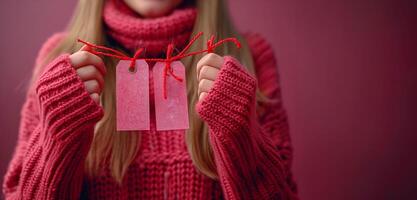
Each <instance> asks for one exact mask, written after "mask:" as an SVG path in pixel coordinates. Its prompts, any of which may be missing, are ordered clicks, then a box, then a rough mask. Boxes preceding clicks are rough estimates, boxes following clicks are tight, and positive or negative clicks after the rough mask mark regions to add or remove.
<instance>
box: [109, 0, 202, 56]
mask: <svg viewBox="0 0 417 200" xmlns="http://www.w3.org/2000/svg"><path fill="white" fill-rule="evenodd" d="M196 16H197V13H196V9H195V8H193V7H186V8H180V9H175V10H174V11H173V12H172V13H170V14H169V15H167V16H163V17H159V18H155V19H144V18H141V17H138V15H137V14H136V13H135V12H133V11H132V10H131V9H130V8H128V7H127V6H126V5H125V4H124V3H123V1H119V0H111V1H106V4H105V6H104V10H103V20H104V23H105V25H106V27H107V33H108V34H109V35H110V36H111V37H112V38H114V39H115V40H116V41H117V42H119V43H121V44H122V45H123V46H124V47H125V48H127V49H128V50H130V51H135V50H137V49H139V48H141V47H145V51H146V52H145V53H146V55H147V56H158V54H159V53H162V51H161V50H165V49H166V48H167V46H168V44H170V43H174V44H175V45H176V47H177V48H182V47H184V46H185V45H186V43H187V41H188V39H189V38H190V36H191V32H192V30H193V27H194V22H195V20H196Z"/></svg>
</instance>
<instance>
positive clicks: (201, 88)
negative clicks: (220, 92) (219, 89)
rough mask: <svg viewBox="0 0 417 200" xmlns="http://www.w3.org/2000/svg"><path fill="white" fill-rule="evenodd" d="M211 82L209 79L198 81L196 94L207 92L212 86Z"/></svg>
mask: <svg viewBox="0 0 417 200" xmlns="http://www.w3.org/2000/svg"><path fill="white" fill-rule="evenodd" d="M213 83H214V82H213V81H211V80H207V79H202V80H201V81H200V82H199V83H198V96H200V93H202V92H208V91H209V90H210V89H211V88H212V87H213Z"/></svg>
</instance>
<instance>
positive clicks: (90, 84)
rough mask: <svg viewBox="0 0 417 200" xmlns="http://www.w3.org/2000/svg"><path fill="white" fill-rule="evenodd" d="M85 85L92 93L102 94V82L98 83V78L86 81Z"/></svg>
mask: <svg viewBox="0 0 417 200" xmlns="http://www.w3.org/2000/svg"><path fill="white" fill-rule="evenodd" d="M84 86H85V89H86V90H87V91H88V93H90V94H92V93H97V94H100V92H101V88H100V84H99V83H98V81H97V80H94V79H93V80H88V81H85V82H84Z"/></svg>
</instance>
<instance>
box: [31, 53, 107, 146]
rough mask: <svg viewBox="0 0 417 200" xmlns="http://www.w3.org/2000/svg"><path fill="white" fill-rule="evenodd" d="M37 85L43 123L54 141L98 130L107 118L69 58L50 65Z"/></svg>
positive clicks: (64, 56)
mask: <svg viewBox="0 0 417 200" xmlns="http://www.w3.org/2000/svg"><path fill="white" fill-rule="evenodd" d="M35 84H36V86H35V87H36V94H37V96H38V99H39V104H40V114H41V118H42V119H43V121H42V123H43V126H44V128H45V130H46V131H47V133H48V134H52V135H51V136H52V137H55V138H57V139H62V140H63V139H67V136H66V135H68V132H71V131H72V132H74V131H75V130H79V128H81V127H89V126H94V124H95V123H96V122H98V121H99V120H100V119H101V118H102V117H103V115H104V111H103V108H102V107H101V106H100V105H99V104H98V103H96V102H95V101H94V100H93V99H92V98H91V97H90V95H89V93H88V91H87V90H86V88H85V86H84V83H83V81H82V80H81V78H80V77H79V76H78V74H77V72H76V70H75V69H74V68H73V67H72V65H71V62H70V59H69V54H63V55H61V56H59V57H57V58H56V59H54V60H53V61H52V62H51V63H49V64H48V65H47V66H46V69H45V71H44V72H43V73H42V74H41V76H40V77H39V79H38V80H37V82H36V83H35Z"/></svg>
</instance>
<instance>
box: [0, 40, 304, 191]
mask: <svg viewBox="0 0 417 200" xmlns="http://www.w3.org/2000/svg"><path fill="white" fill-rule="evenodd" d="M62 36H63V35H62V34H58V35H55V36H53V37H51V38H50V39H49V40H48V41H47V42H46V43H45V44H44V45H43V48H41V50H40V53H39V56H38V59H37V64H36V66H39V65H38V64H39V62H41V61H42V60H43V58H44V57H45V55H46V54H47V53H48V52H49V51H50V50H51V49H52V48H53V47H54V46H56V44H57V43H58V41H59V40H60V39H61V38H62ZM246 39H247V41H248V43H249V46H250V48H251V52H252V54H253V58H254V61H255V68H256V76H257V77H254V76H252V75H251V74H249V73H248V72H247V71H246V70H245V69H244V68H243V67H242V65H241V64H240V63H239V61H237V60H236V59H234V58H233V57H229V56H226V57H225V62H224V64H223V66H222V68H221V70H220V72H219V75H218V78H217V80H216V81H215V83H214V86H213V88H212V89H211V90H210V91H209V93H208V96H207V97H206V98H205V99H204V100H203V101H202V102H200V103H198V104H197V105H196V110H197V112H198V114H199V115H200V117H201V118H202V119H203V120H204V121H205V122H206V123H207V124H208V126H209V137H210V144H211V146H212V149H213V151H214V158H215V163H216V167H217V172H218V174H219V180H212V179H210V178H208V177H206V176H204V175H202V174H201V173H199V172H198V171H197V170H196V168H195V167H194V166H193V163H192V161H191V159H190V156H189V154H188V151H187V147H186V144H185V132H184V131H156V130H155V122H154V121H153V122H152V124H151V131H143V132H141V133H140V134H141V140H140V141H141V143H140V150H139V154H138V156H137V158H136V160H135V161H134V162H133V163H132V164H131V166H130V167H129V169H128V171H127V174H126V176H125V179H124V181H123V183H122V185H118V184H117V183H116V182H115V181H114V180H113V179H112V177H111V175H110V173H109V170H108V169H104V170H103V171H104V173H102V174H100V175H99V176H94V177H90V176H86V174H85V172H84V164H85V159H86V155H87V153H88V151H89V148H90V145H91V142H92V139H93V134H94V132H93V131H94V125H95V124H96V122H98V121H99V120H100V119H101V118H102V116H103V109H102V107H101V106H100V105H98V104H96V103H95V102H94V101H93V100H92V99H91V98H90V96H89V94H88V92H87V91H86V89H85V87H84V84H83V82H82V81H81V79H80V78H79V77H78V75H77V73H76V71H75V70H74V68H73V67H72V66H71V65H70V62H69V57H68V56H69V55H68V54H64V55H61V56H59V57H58V58H56V59H54V60H53V61H52V62H50V63H49V64H48V65H46V66H45V67H44V68H36V69H34V76H35V77H36V78H37V79H36V81H35V82H34V83H33V84H32V85H31V87H30V88H29V90H28V92H27V98H26V101H25V103H24V105H23V107H22V110H21V123H20V129H19V136H18V142H17V146H16V149H15V152H14V155H13V159H12V161H11V162H10V165H9V168H8V171H7V173H6V175H5V179H4V183H3V193H4V194H5V196H6V198H7V199H77V198H80V197H87V198H88V199H222V198H226V199H279V198H278V197H283V198H284V199H297V196H296V192H297V191H296V190H297V189H296V185H295V183H294V181H293V178H292V173H291V160H292V148H291V144H290V135H289V129H288V122H287V116H286V112H285V109H284V108H283V106H282V99H281V90H280V84H279V80H278V79H279V76H278V71H277V65H276V60H275V58H274V53H273V51H272V49H271V47H270V46H269V45H268V44H267V42H266V41H265V40H264V39H262V38H261V37H260V36H259V35H256V34H248V35H247V36H246ZM151 82H152V80H151ZM256 87H259V89H260V90H261V91H262V92H263V93H264V94H265V95H266V96H267V97H268V98H269V99H270V100H271V101H268V102H267V103H261V104H260V105H258V108H257V109H255V97H256V95H255V93H256ZM153 92H154V91H153V87H152V86H151V87H150V94H151V95H153ZM151 105H152V102H151ZM257 111H259V112H257ZM282 176H284V177H282ZM282 180H285V181H282Z"/></svg>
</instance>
